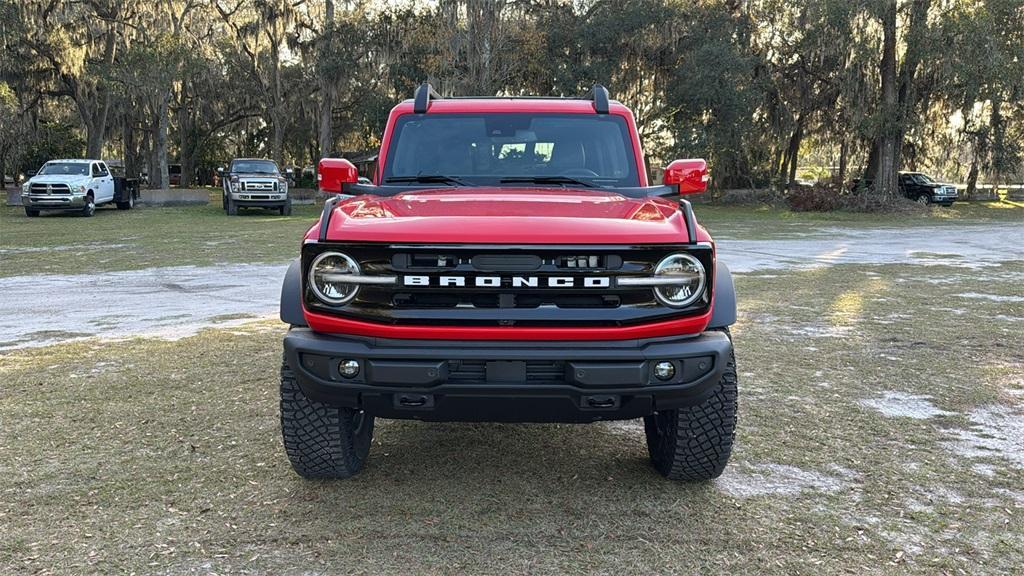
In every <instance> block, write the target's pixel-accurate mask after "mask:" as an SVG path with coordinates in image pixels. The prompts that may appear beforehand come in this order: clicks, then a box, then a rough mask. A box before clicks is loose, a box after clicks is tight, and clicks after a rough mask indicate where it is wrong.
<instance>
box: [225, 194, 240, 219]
mask: <svg viewBox="0 0 1024 576" xmlns="http://www.w3.org/2000/svg"><path fill="white" fill-rule="evenodd" d="M227 202H228V205H227V208H226V209H227V211H228V216H238V204H235V201H234V200H232V199H231V196H230V195H228V197H227Z"/></svg>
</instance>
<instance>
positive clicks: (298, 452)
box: [281, 360, 373, 479]
mask: <svg viewBox="0 0 1024 576" xmlns="http://www.w3.org/2000/svg"><path fill="white" fill-rule="evenodd" d="M281 435H282V437H283V438H284V450H285V452H286V453H287V454H288V460H290V461H291V463H292V468H294V469H295V471H296V472H298V474H299V476H302V477H303V478H311V479H315V478H324V479H330V478H348V477H349V476H352V475H353V474H356V473H357V472H359V471H360V470H362V468H363V464H365V463H366V457H367V455H368V454H369V453H370V442H371V440H373V416H371V415H369V414H366V413H365V412H362V411H361V410H353V409H351V408H336V407H334V406H329V405H327V404H321V403H320V402H315V401H313V400H310V399H309V398H308V397H307V396H306V395H305V394H304V393H303V392H302V389H301V388H299V385H298V383H297V382H296V381H295V374H294V373H293V372H292V369H291V368H290V367H289V366H288V361H287V360H282V361H281Z"/></svg>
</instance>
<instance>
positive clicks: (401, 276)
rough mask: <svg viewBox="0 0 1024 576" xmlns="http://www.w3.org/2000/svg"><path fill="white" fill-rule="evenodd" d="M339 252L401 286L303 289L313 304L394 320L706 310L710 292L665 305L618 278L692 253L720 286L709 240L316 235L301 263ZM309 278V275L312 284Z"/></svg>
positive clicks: (620, 319) (647, 317) (618, 317)
mask: <svg viewBox="0 0 1024 576" xmlns="http://www.w3.org/2000/svg"><path fill="white" fill-rule="evenodd" d="M328 250H330V251H337V252H342V253H345V254H347V255H349V256H351V257H352V258H353V259H354V260H355V261H356V262H358V263H359V267H360V269H361V272H362V274H364V275H370V276H374V275H377V276H394V277H396V278H397V281H396V282H395V283H394V284H386V285H379V284H368V285H362V286H360V287H359V292H358V294H357V296H356V297H355V299H353V300H352V301H351V302H349V303H347V304H346V305H343V306H337V307H335V306H329V305H326V304H324V303H323V302H322V301H320V300H318V299H317V298H316V297H315V296H314V295H313V294H312V291H311V290H308V289H307V290H305V292H304V293H305V302H306V307H307V308H308V309H310V310H314V311H317V312H321V313H327V314H332V315H339V316H346V317H353V318H356V319H360V320H368V321H374V322H382V323H389V324H417V325H461V326H467V325H468V326H567V325H568V326H574V325H575V326H620V325H626V324H636V323H643V322H653V321H658V320H665V319H670V318H672V317H678V316H686V315H694V314H701V313H704V312H706V311H707V307H708V304H709V302H710V294H705V295H704V297H703V298H700V299H698V300H697V302H696V303H695V304H693V305H692V306H691V307H689V308H686V309H676V308H668V307H666V306H663V305H661V304H660V303H659V302H658V301H657V300H656V299H655V297H654V292H653V290H652V288H650V287H645V286H618V285H617V283H616V282H615V278H616V277H618V276H629V277H636V276H650V275H652V274H653V273H654V269H655V267H656V266H657V264H658V262H659V261H660V260H661V259H662V258H664V257H665V256H667V255H669V254H673V253H676V252H682V251H687V252H690V253H692V254H694V255H695V256H696V257H697V258H698V259H700V260H701V262H702V263H703V264H704V267H705V269H706V270H707V271H708V275H709V279H708V283H707V285H708V286H709V287H710V286H712V285H713V278H711V277H710V276H712V275H713V263H712V253H711V247H710V246H707V245H683V244H680V245H637V246H621V245H611V246H605V245H599V246H529V245H515V246H512V245H510V246H477V245H451V246H450V245H440V246H436V245H435V246H427V245H423V246H419V245H411V246H410V245H387V244H334V243H322V244H321V243H310V244H306V245H305V246H304V247H303V270H308V267H309V265H310V264H311V262H312V260H313V259H314V258H315V257H316V256H317V255H318V254H320V253H321V252H324V251H328ZM306 282H307V278H305V275H304V278H303V284H304V285H305V284H306Z"/></svg>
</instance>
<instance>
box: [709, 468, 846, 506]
mask: <svg viewBox="0 0 1024 576" xmlns="http://www.w3.org/2000/svg"><path fill="white" fill-rule="evenodd" d="M834 472H836V473H835V474H827V473H824V472H817V471H813V470H804V469H803V468H797V467H796V466H790V465H787V464H772V463H765V464H743V463H733V464H731V465H730V466H729V467H728V468H726V469H725V473H724V474H722V476H721V478H719V479H718V480H716V481H715V486H716V487H718V489H719V490H721V491H722V492H725V493H726V494H728V495H729V496H733V497H735V498H753V497H756V496H793V495H796V494H799V493H801V492H805V491H816V492H838V491H839V490H842V489H843V488H845V487H846V486H848V485H849V477H850V476H851V475H852V472H850V471H848V470H845V469H842V468H839V467H836V469H835V470H834Z"/></svg>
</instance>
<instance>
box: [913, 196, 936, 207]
mask: <svg viewBox="0 0 1024 576" xmlns="http://www.w3.org/2000/svg"><path fill="white" fill-rule="evenodd" d="M915 200H916V201H917V203H918V204H924V205H925V206H927V205H928V204H931V201H932V199H931V197H929V196H928V195H927V194H920V195H918V197H917V198H915Z"/></svg>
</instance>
